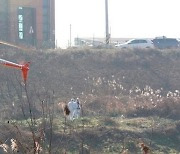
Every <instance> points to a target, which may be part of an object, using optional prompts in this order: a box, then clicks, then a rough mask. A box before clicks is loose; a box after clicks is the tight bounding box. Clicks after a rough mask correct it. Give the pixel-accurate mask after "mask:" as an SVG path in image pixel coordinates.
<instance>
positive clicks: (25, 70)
mask: <svg viewBox="0 0 180 154" xmlns="http://www.w3.org/2000/svg"><path fill="white" fill-rule="evenodd" d="M0 64H1V65H5V66H8V67H13V68H17V69H20V70H21V71H22V77H23V79H24V82H25V83H26V80H27V77H28V71H29V63H25V64H22V65H21V64H16V63H13V62H10V61H7V60H4V59H0Z"/></svg>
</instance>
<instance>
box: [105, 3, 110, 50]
mask: <svg viewBox="0 0 180 154" xmlns="http://www.w3.org/2000/svg"><path fill="white" fill-rule="evenodd" d="M105 18H106V47H107V46H108V45H109V38H110V35H109V21H108V0H105Z"/></svg>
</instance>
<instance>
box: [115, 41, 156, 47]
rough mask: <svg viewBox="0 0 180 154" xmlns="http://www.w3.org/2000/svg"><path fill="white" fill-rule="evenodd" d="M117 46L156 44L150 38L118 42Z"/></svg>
mask: <svg viewBox="0 0 180 154" xmlns="http://www.w3.org/2000/svg"><path fill="white" fill-rule="evenodd" d="M115 47H117V48H121V49H122V48H131V49H132V48H154V44H153V42H152V41H151V40H149V39H131V40H129V41H127V42H125V43H121V44H116V45H115Z"/></svg>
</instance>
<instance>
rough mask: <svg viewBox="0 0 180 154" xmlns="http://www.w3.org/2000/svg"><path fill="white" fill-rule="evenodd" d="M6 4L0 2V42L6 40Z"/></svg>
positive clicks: (3, 0)
mask: <svg viewBox="0 0 180 154" xmlns="http://www.w3.org/2000/svg"><path fill="white" fill-rule="evenodd" d="M7 10H8V3H7V0H0V40H4V41H7V40H8V36H9V33H8V11H7Z"/></svg>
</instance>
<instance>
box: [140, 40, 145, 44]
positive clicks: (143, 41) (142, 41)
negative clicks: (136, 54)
mask: <svg viewBox="0 0 180 154" xmlns="http://www.w3.org/2000/svg"><path fill="white" fill-rule="evenodd" d="M139 43H147V41H146V40H139Z"/></svg>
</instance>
